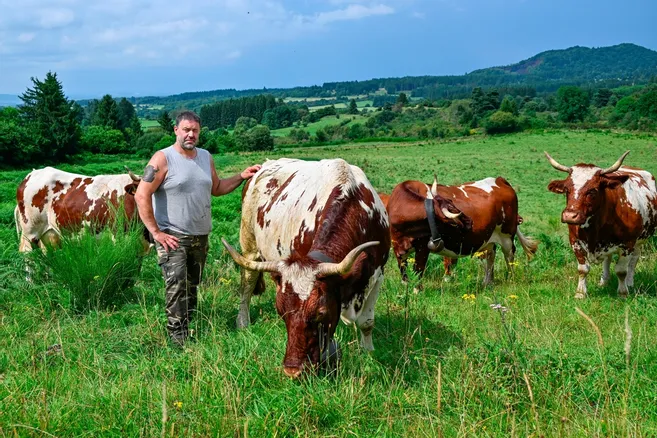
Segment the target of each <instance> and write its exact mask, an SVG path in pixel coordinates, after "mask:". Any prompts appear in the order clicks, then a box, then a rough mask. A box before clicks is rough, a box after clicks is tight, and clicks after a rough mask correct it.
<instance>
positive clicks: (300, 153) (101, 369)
mask: <svg viewBox="0 0 657 438" xmlns="http://www.w3.org/2000/svg"><path fill="white" fill-rule="evenodd" d="M656 144H657V139H656V138H655V137H652V136H635V135H630V134H616V133H602V132H570V131H562V132H548V133H543V134H518V135H510V136H501V137H495V138H471V139H467V140H462V141H454V142H443V143H431V142H424V143H414V144H409V143H403V144H384V143H367V144H358V145H344V146H332V147H318V148H305V149H303V148H302V149H288V150H281V151H276V152H273V153H268V154H255V153H254V154H240V155H225V156H216V157H215V161H216V163H217V166H218V169H219V173H220V175H229V174H232V173H233V172H236V171H238V170H241V169H242V168H243V167H244V166H245V165H247V164H252V163H255V162H261V161H262V160H264V159H265V158H278V157H281V156H287V157H298V158H302V159H308V160H314V159H321V158H329V157H342V158H344V159H346V160H347V161H349V162H350V163H352V164H355V165H358V166H360V167H361V168H362V169H363V170H364V171H365V172H366V174H367V175H368V177H369V178H370V180H371V182H372V184H373V185H374V186H375V187H376V188H377V189H378V190H381V191H385V192H388V193H389V192H390V191H391V189H392V188H393V187H394V185H395V184H396V183H398V182H401V181H403V180H406V179H422V180H424V181H427V182H430V181H431V179H432V176H433V173H434V172H436V173H437V176H438V179H439V181H441V182H442V183H445V184H454V183H461V182H465V181H469V180H473V179H481V178H483V177H486V176H497V175H502V176H504V177H505V178H507V179H508V180H509V182H510V183H511V184H512V185H513V186H514V187H515V189H516V190H517V192H518V196H519V203H520V208H519V210H520V214H521V215H522V216H523V218H524V223H523V224H522V225H521V229H522V230H523V232H524V233H525V234H527V235H530V236H533V237H535V238H538V239H539V240H540V242H541V244H540V247H539V250H538V253H537V254H536V257H535V258H534V259H533V260H532V261H528V260H527V258H526V256H525V255H524V253H522V250H521V249H520V248H519V250H518V252H517V258H516V260H517V262H518V264H517V266H515V268H514V272H513V274H512V275H506V274H505V268H504V266H503V265H504V263H503V261H502V258H503V257H502V255H501V252H500V251H498V257H497V261H496V273H495V274H496V281H495V284H494V285H493V286H492V287H489V288H482V287H481V286H480V282H481V280H482V277H483V269H482V266H481V262H480V261H479V260H477V259H461V261H460V262H459V264H458V265H457V267H456V269H455V274H456V278H455V279H454V280H453V281H451V282H443V281H442V261H441V259H440V258H439V257H437V256H431V258H430V262H429V266H428V269H427V274H426V277H425V279H424V280H423V284H424V290H423V291H421V292H419V293H417V294H414V293H413V291H412V284H411V285H409V286H403V285H402V284H401V282H400V275H399V271H398V270H397V266H396V261H395V260H394V256H393V255H392V254H391V257H390V259H389V262H388V265H387V268H386V269H387V270H386V278H385V281H384V284H383V287H382V291H381V294H380V296H379V301H378V304H377V308H376V327H375V329H374V335H373V339H374V345H375V348H376V350H375V351H374V352H373V353H372V354H365V353H363V352H362V351H360V349H359V347H358V337H357V336H358V335H357V332H356V330H355V329H354V327H348V326H345V325H343V324H341V325H340V326H339V327H338V330H337V333H336V337H337V339H338V341H339V342H340V344H341V346H342V352H343V360H342V363H341V366H340V367H339V368H338V370H337V372H336V373H333V374H330V375H323V374H321V373H320V374H318V375H309V376H307V377H305V378H303V379H300V380H290V379H289V378H286V377H285V376H284V374H283V373H282V366H281V361H282V358H283V353H284V348H285V342H286V332H285V326H284V323H283V321H282V319H281V318H280V317H279V316H278V314H277V313H276V310H275V308H274V294H273V283H272V282H271V280H270V279H269V278H267V280H266V281H267V291H266V293H265V294H263V295H262V296H257V297H254V299H253V301H252V308H251V318H252V322H253V325H252V326H251V327H249V328H248V329H245V330H241V331H237V330H236V329H235V317H236V314H237V306H238V298H237V288H238V285H239V271H238V270H237V268H236V267H235V265H234V263H233V262H232V260H231V259H230V257H229V256H228V254H227V253H226V252H225V251H224V250H223V247H222V245H221V243H220V238H221V237H222V236H225V237H226V238H227V240H228V241H230V242H232V243H233V244H237V243H238V235H239V209H240V191H239V190H237V191H235V192H234V193H232V194H230V195H228V196H225V197H222V198H215V199H214V201H213V205H212V212H213V221H214V229H213V232H212V235H211V250H210V255H209V259H208V260H209V263H208V266H207V270H206V274H205V279H204V284H203V288H202V290H201V292H200V297H199V300H200V302H199V312H198V314H197V316H196V319H195V322H194V324H193V327H194V329H195V331H196V338H197V340H196V342H193V343H191V344H189V346H188V347H186V348H185V350H183V351H179V350H176V349H174V348H171V347H169V346H168V342H167V339H166V333H165V315H164V308H163V305H164V292H163V291H164V289H163V281H162V279H161V276H160V274H159V272H158V268H157V265H156V260H155V255H154V254H150V255H148V256H146V258H145V259H144V260H143V267H142V271H141V274H140V277H139V280H138V282H137V284H136V291H137V296H138V299H136V300H135V301H134V302H132V303H128V304H125V305H123V306H120V307H117V308H115V309H112V310H94V311H89V312H85V313H82V314H77V313H74V312H73V311H72V310H71V309H70V308H67V307H66V306H62V305H58V304H56V303H54V302H53V301H52V300H51V299H49V297H50V296H52V295H53V294H57V291H58V290H59V289H61V287H62V286H61V285H58V284H54V283H53V282H48V281H45V282H41V283H36V282H35V283H33V284H27V283H26V282H25V280H24V275H23V271H22V262H21V258H20V257H18V256H17V238H16V232H15V230H14V224H13V209H14V205H15V204H14V202H15V201H14V193H15V189H16V186H17V185H18V184H19V182H20V181H21V179H22V178H23V177H24V176H25V174H26V173H27V171H28V170H27V169H25V170H23V171H11V172H2V173H0V236H1V239H0V242H1V243H0V260H1V262H2V267H3V268H2V272H1V273H0V436H14V435H16V436H82V435H87V436H157V435H159V436H235V437H238V436H239V437H246V436H252V437H253V436H267V437H269V436H281V437H288V436H339V437H343V436H344V437H346V436H359V437H374V436H376V437H379V436H386V437H398V436H409V437H440V436H445V437H452V436H477V437H493V436H494V437H497V436H504V437H507V436H508V437H516V436H517V437H526V436H533V437H540V436H545V437H555V436H563V437H598V436H636V437H649V436H656V435H657V410H656V409H655V406H656V405H657V346H656V341H657V264H656V262H657V256H656V252H657V240H655V239H652V240H651V241H650V242H648V244H647V245H646V246H647V247H646V248H645V251H644V255H643V257H642V258H641V260H640V262H639V264H638V266H637V275H636V278H635V284H636V288H635V289H634V290H631V291H630V297H629V299H627V300H621V299H620V298H619V297H618V296H617V294H616V285H617V282H616V278H615V277H614V276H613V275H612V279H611V281H610V283H609V285H608V286H606V287H600V286H597V285H596V284H597V281H596V280H597V279H598V278H599V276H600V273H601V267H600V266H595V267H593V268H592V270H591V273H590V275H589V298H588V299H587V300H583V301H580V300H575V299H574V298H573V297H574V293H575V288H576V285H577V269H576V262H575V258H574V256H573V254H572V252H571V250H570V248H569V246H568V244H567V230H566V226H565V225H563V224H561V223H560V219H559V217H560V213H561V210H562V209H563V208H564V206H565V200H564V198H563V197H562V196H558V195H556V194H553V193H550V192H549V191H548V190H547V188H546V187H547V185H548V183H549V182H550V181H551V180H552V179H562V178H563V177H564V174H563V173H560V172H557V171H556V170H554V169H553V168H552V167H551V166H550V165H549V163H548V162H547V160H546V159H545V157H544V156H543V151H544V150H547V151H548V152H550V153H551V155H552V156H553V157H554V158H555V159H557V160H558V161H560V162H561V163H562V164H566V165H571V164H575V163H576V162H580V161H583V162H593V163H596V164H599V165H601V166H609V165H611V164H612V163H613V162H614V161H615V160H616V159H617V158H618V157H619V156H620V154H621V153H622V152H623V151H625V150H628V149H629V150H631V151H632V152H631V154H630V155H629V156H628V157H627V159H626V161H625V162H626V164H628V165H634V166H640V167H644V168H646V169H648V170H649V171H651V172H653V173H655V172H657V147H656ZM124 164H127V165H129V166H130V167H131V168H133V169H140V168H142V167H143V166H144V165H145V164H146V161H145V160H137V159H135V158H132V157H118V158H117V157H111V158H110V157H98V159H97V160H94V162H88V163H76V164H68V165H65V166H61V167H62V168H63V169H65V170H69V171H76V172H82V173H86V174H98V173H120V172H121V171H122V168H123V165H124ZM291 214H292V213H291ZM517 246H518V247H519V245H518V244H517ZM79 264H80V267H79V268H80V269H92V268H93V267H92V266H86V265H85V261H84V260H80V261H79ZM491 304H501V305H503V306H506V307H507V308H508V309H509V310H508V312H507V313H505V314H502V313H500V312H499V311H498V310H494V309H493V308H491ZM576 308H578V309H580V310H581V312H582V313H584V314H585V315H587V316H588V318H590V321H589V320H587V319H586V318H585V317H584V316H582V315H581V314H579V313H578V312H577V310H576ZM55 344H60V345H61V350H60V351H57V350H56V349H53V348H50V349H49V347H52V346H53V345H55Z"/></svg>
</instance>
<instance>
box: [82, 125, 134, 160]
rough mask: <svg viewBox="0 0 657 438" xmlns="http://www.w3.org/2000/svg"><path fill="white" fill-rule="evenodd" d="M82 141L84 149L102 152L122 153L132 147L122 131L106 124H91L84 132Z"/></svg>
mask: <svg viewBox="0 0 657 438" xmlns="http://www.w3.org/2000/svg"><path fill="white" fill-rule="evenodd" d="M81 143H82V148H83V149H84V150H87V151H90V152H94V153H101V154H120V153H125V152H128V151H129V149H130V147H129V145H128V142H126V141H125V137H124V136H123V133H122V132H121V131H119V130H118V129H109V128H106V127H104V126H89V127H88V128H87V129H85V130H84V133H83V134H82V139H81Z"/></svg>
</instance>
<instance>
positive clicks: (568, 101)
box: [557, 86, 589, 123]
mask: <svg viewBox="0 0 657 438" xmlns="http://www.w3.org/2000/svg"><path fill="white" fill-rule="evenodd" d="M557 111H559V120H561V121H563V122H567V123H572V122H581V121H582V120H584V118H585V117H586V116H587V115H588V113H589V95H588V93H587V92H586V91H584V90H582V89H581V88H579V87H574V86H566V87H561V88H559V90H558V91H557Z"/></svg>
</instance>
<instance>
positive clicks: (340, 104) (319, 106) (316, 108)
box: [308, 103, 347, 111]
mask: <svg viewBox="0 0 657 438" xmlns="http://www.w3.org/2000/svg"><path fill="white" fill-rule="evenodd" d="M331 105H333V106H334V107H336V108H346V107H347V104H346V103H334V104H331ZM331 105H317V106H309V107H308V109H309V110H310V111H317V110H318V109H321V108H326V107H327V106H331Z"/></svg>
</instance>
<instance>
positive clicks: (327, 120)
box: [271, 114, 367, 137]
mask: <svg viewBox="0 0 657 438" xmlns="http://www.w3.org/2000/svg"><path fill="white" fill-rule="evenodd" d="M345 120H350V122H349V123H356V122H360V123H363V122H364V121H365V120H367V116H361V115H348V114H342V115H340V118H337V117H336V116H326V117H322V119H321V120H320V121H318V122H315V123H309V124H308V126H306V127H305V128H304V127H303V126H301V127H300V128H302V129H304V130H306V131H308V132H309V133H310V135H315V133H316V132H317V130H318V129H320V128H323V127H325V126H330V125H339V124H340V123H342V122H344V121H345ZM292 129H293V128H291V127H290V128H281V129H275V130H273V131H271V135H273V136H274V137H284V136H286V135H288V134H289V133H290V131H291V130H292Z"/></svg>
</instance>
